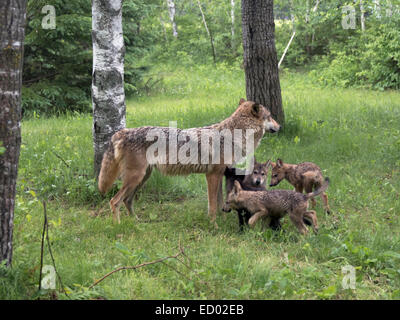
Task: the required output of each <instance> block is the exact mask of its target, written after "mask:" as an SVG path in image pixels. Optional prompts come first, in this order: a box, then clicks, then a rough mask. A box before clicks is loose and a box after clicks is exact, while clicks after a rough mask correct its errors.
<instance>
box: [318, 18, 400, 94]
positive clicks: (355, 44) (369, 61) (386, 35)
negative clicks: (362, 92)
mask: <svg viewBox="0 0 400 320" xmlns="http://www.w3.org/2000/svg"><path fill="white" fill-rule="evenodd" d="M399 23H400V17H399V18H398V19H396V18H393V19H392V20H391V21H387V22H383V23H376V24H375V25H374V27H373V28H369V29H368V30H366V31H365V32H361V31H358V32H357V37H354V38H353V39H351V40H350V41H348V43H347V45H346V46H342V45H339V44H337V43H333V44H332V45H331V46H330V52H331V55H330V56H326V57H325V58H324V59H323V60H322V61H321V63H320V64H319V66H318V67H317V68H316V70H313V71H312V72H311V74H312V75H313V77H314V78H315V80H316V81H318V82H320V83H321V84H324V85H328V86H341V87H350V86H353V87H370V88H373V89H381V90H383V89H400V55H399V52H400V43H399V41H398V39H399V38H400V31H399V30H398V28H397V26H398V24H399Z"/></svg>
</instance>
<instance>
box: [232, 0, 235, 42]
mask: <svg viewBox="0 0 400 320" xmlns="http://www.w3.org/2000/svg"><path fill="white" fill-rule="evenodd" d="M231 35H232V40H231V47H232V48H234V47H235V0H231Z"/></svg>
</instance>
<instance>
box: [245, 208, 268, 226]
mask: <svg viewBox="0 0 400 320" xmlns="http://www.w3.org/2000/svg"><path fill="white" fill-rule="evenodd" d="M267 215H268V211H267V210H266V209H261V210H260V211H257V212H256V213H255V214H253V215H252V217H251V218H250V220H249V226H250V227H253V226H254V225H255V223H256V222H257V221H258V219H260V218H262V217H266V216H267Z"/></svg>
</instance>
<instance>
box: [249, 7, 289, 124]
mask: <svg viewBox="0 0 400 320" xmlns="http://www.w3.org/2000/svg"><path fill="white" fill-rule="evenodd" d="M242 29H243V50H244V53H243V55H244V70H245V74H246V95H247V99H248V100H252V101H255V102H258V103H261V104H262V105H264V106H266V107H268V108H269V109H270V111H271V113H272V116H273V117H274V118H275V120H277V121H278V122H279V124H281V125H283V123H284V120H285V116H284V112H283V108H282V96H281V87H280V83H279V73H278V58H277V56H276V49H275V36H274V34H275V23H274V12H273V0H242Z"/></svg>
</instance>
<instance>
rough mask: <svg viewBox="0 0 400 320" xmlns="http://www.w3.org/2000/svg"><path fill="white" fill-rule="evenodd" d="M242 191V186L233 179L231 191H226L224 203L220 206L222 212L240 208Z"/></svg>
mask: <svg viewBox="0 0 400 320" xmlns="http://www.w3.org/2000/svg"><path fill="white" fill-rule="evenodd" d="M241 191H242V187H241V185H240V183H239V181H237V180H235V184H234V186H233V189H232V190H231V192H229V193H228V196H227V197H226V201H225V204H224V206H223V208H222V211H224V212H230V211H231V210H232V209H234V210H235V209H240V205H239V203H240V193H241Z"/></svg>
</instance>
